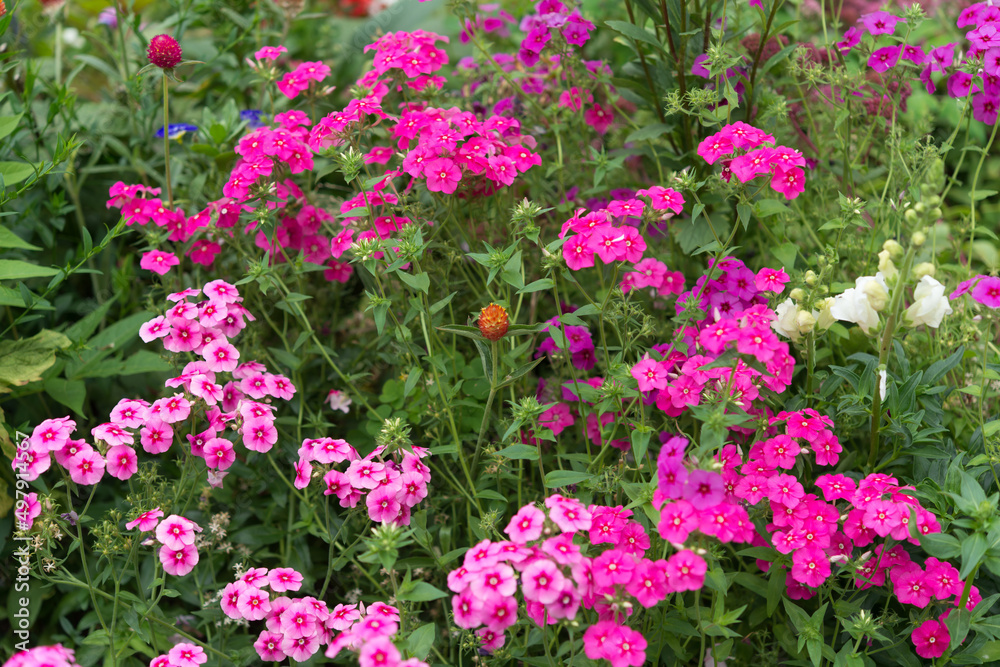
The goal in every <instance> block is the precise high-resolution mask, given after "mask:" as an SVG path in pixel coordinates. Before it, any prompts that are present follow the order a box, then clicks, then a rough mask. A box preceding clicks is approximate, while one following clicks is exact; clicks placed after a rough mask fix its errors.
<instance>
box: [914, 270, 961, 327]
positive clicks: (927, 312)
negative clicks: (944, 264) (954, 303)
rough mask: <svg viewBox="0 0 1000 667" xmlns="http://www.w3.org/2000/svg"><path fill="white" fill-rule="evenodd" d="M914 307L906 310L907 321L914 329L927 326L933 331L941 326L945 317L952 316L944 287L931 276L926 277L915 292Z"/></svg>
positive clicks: (918, 284)
mask: <svg viewBox="0 0 1000 667" xmlns="http://www.w3.org/2000/svg"><path fill="white" fill-rule="evenodd" d="M913 298H914V301H913V305H912V306H910V307H909V308H907V309H906V320H907V322H908V323H909V324H910V325H911V326H914V327H918V326H920V325H921V324H926V325H927V326H929V327H931V328H932V329H937V328H938V327H939V326H941V320H942V319H944V316H945V315H951V313H952V309H951V305H950V304H949V303H948V297H947V296H945V293H944V285H942V284H941V283H939V282H938V281H937V280H935V279H934V278H932V277H931V276H924V277H923V278H921V279H920V282H919V283H917V288H916V289H915V290H913Z"/></svg>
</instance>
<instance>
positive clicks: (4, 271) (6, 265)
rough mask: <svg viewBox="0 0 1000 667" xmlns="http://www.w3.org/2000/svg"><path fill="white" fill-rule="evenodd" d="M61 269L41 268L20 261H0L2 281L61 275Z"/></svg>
mask: <svg viewBox="0 0 1000 667" xmlns="http://www.w3.org/2000/svg"><path fill="white" fill-rule="evenodd" d="M59 271H60V270H59V269H54V268H52V267H49V266H39V265H37V264H32V263H31V262H22V261H21V260H19V259H0V280H24V279H26V278H45V277H48V276H54V275H56V274H57V273H59Z"/></svg>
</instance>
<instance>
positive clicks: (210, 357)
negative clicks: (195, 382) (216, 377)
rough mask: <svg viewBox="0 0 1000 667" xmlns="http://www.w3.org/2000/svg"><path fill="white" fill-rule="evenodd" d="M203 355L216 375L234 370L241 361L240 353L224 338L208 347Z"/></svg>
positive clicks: (203, 351)
mask: <svg viewBox="0 0 1000 667" xmlns="http://www.w3.org/2000/svg"><path fill="white" fill-rule="evenodd" d="M201 354H202V356H203V357H204V358H205V361H207V362H208V363H209V365H210V368H211V370H212V371H214V372H216V373H219V372H223V373H224V372H229V371H232V370H234V369H235V368H236V366H237V365H238V364H239V359H240V351H239V350H237V349H236V347H235V346H233V345H231V344H230V343H229V342H228V341H227V340H225V339H222V338H220V339H219V340H215V341H212V342H211V343H209V344H208V345H206V346H205V349H204V350H202V353H201Z"/></svg>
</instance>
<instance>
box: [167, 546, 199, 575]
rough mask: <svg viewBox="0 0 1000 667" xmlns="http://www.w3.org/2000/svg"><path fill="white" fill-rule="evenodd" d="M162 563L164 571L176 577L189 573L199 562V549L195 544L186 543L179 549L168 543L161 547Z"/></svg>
mask: <svg viewBox="0 0 1000 667" xmlns="http://www.w3.org/2000/svg"><path fill="white" fill-rule="evenodd" d="M160 564H161V565H163V571H164V572H166V573H167V574H172V575H174V576H175V577H183V576H184V575H185V574H189V573H190V572H191V570H193V569H194V566H195V565H197V564H198V550H197V549H195V548H194V545H193V544H185V545H183V546H182V547H181V548H179V549H171V548H170V547H168V546H167V545H163V546H162V547H160Z"/></svg>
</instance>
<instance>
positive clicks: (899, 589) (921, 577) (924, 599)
mask: <svg viewBox="0 0 1000 667" xmlns="http://www.w3.org/2000/svg"><path fill="white" fill-rule="evenodd" d="M889 579H890V580H891V581H892V583H893V591H894V592H895V593H896V597H897V598H898V599H899V601H900V602H902V603H904V604H912V605H913V606H915V607H919V608H920V609H923V608H925V607H926V606H927V605H928V604H929V603H930V601H931V596H932V594H933V592H934V591H933V588H932V586H930V585H929V584H928V582H927V581H926V580H925V573H924V571H923V570H922V569H921V567H920V566H919V565H917V564H916V563H906V564H904V565H901V566H898V567H892V568H890V569H889Z"/></svg>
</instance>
